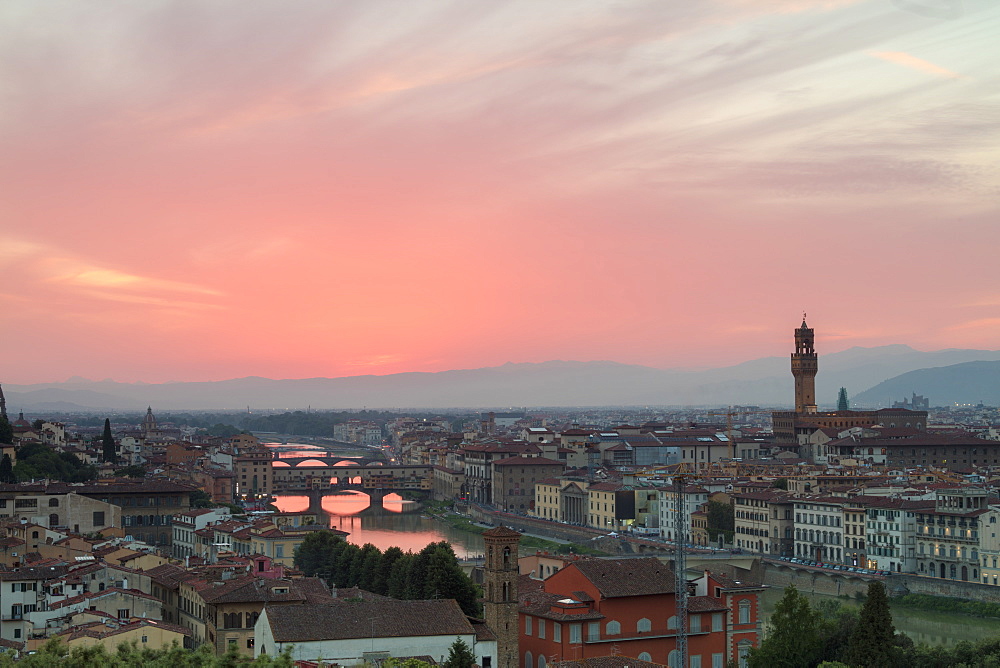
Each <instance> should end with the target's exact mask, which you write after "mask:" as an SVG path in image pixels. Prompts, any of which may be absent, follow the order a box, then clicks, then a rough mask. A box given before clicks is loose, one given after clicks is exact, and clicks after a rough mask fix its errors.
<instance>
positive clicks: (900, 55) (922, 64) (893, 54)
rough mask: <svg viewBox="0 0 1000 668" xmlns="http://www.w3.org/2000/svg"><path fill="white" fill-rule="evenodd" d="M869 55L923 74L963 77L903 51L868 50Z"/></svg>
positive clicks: (953, 77)
mask: <svg viewBox="0 0 1000 668" xmlns="http://www.w3.org/2000/svg"><path fill="white" fill-rule="evenodd" d="M869 55H871V56H874V57H876V58H881V59H882V60H887V61H889V62H890V63H895V64H897V65H902V66H903V67H909V68H910V69H913V70H917V71H918V72H923V73H924V74H930V75H931V76H935V77H944V78H946V79H964V78H965V76H964V75H962V74H959V73H958V72H952V71H951V70H949V69H947V68H945V67H941V66H940V65H935V64H934V63H931V62H928V61H926V60H924V59H923V58H917V57H916V56H914V55H911V54H909V53H906V52H905V51H870V52H869Z"/></svg>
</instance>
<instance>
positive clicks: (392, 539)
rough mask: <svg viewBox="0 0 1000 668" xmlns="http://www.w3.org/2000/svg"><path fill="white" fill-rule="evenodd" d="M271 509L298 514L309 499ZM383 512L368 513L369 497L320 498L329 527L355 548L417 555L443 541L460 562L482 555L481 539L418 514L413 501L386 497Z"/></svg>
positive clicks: (287, 500)
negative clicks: (395, 549) (345, 534)
mask: <svg viewBox="0 0 1000 668" xmlns="http://www.w3.org/2000/svg"><path fill="white" fill-rule="evenodd" d="M274 505H275V506H277V508H278V510H281V511H282V512H300V511H305V510H307V509H308V508H309V497H306V496H278V497H276V498H275V500H274ZM383 505H384V506H385V512H379V513H371V511H370V509H369V506H370V502H369V499H368V496H367V495H366V494H363V493H361V492H347V493H345V494H342V495H341V494H338V495H336V496H325V497H323V511H324V513H326V516H327V521H328V522H329V525H330V527H332V528H334V529H340V530H341V531H347V532H349V533H350V535H349V536H348V537H347V540H348V541H350V542H351V543H354V544H356V545H364V544H365V543H371V544H372V545H374V546H375V547H377V548H379V549H380V550H385V549H386V548H390V547H399V548H402V550H403V551H404V552H406V551H408V550H411V551H413V552H419V551H420V550H422V549H423V548H424V547H425V546H426V545H427V544H428V543H436V542H440V541H442V540H446V541H448V542H449V543H451V546H452V548H453V549H454V550H455V554H456V555H457V556H458V558H459V559H465V558H466V557H476V556H478V555H481V554H483V552H484V550H483V539H482V536H479V535H476V534H471V533H466V532H464V531H458V530H457V529H454V528H452V527H451V526H448V525H447V524H444V523H442V522H438V521H437V520H435V519H432V518H430V517H426V516H423V515H421V514H420V512H419V509H418V508H417V505H416V504H415V503H414V502H413V501H405V500H403V499H400V498H399V496H397V495H395V494H389V495H387V496H386V497H385V500H384V501H383Z"/></svg>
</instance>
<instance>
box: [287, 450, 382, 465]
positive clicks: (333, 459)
mask: <svg viewBox="0 0 1000 668" xmlns="http://www.w3.org/2000/svg"><path fill="white" fill-rule="evenodd" d="M277 454H278V455H279V456H276V457H275V458H274V461H273V462H272V464H275V463H277V462H282V463H285V464H288V465H289V466H298V465H299V464H301V463H302V462H313V461H315V462H322V463H323V465H324V466H328V467H335V466H336V465H337V464H339V463H340V462H352V463H353V464H354V465H356V466H371V465H373V464H374V465H376V466H378V465H381V463H382V462H383V460H382V459H381V458H379V457H344V456H338V455H330V454H329V453H326V454H324V455H315V456H312V457H281V456H280V453H277ZM337 468H340V467H337Z"/></svg>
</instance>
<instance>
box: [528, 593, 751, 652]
mask: <svg viewBox="0 0 1000 668" xmlns="http://www.w3.org/2000/svg"><path fill="white" fill-rule="evenodd" d="M750 608H751V604H750V602H749V601H740V604H739V617H738V618H739V623H740V624H749V623H750V618H751V616H750ZM702 617H703V615H698V614H691V615H689V616H688V631H689V632H690V633H701V632H702V631H703V629H702ZM724 621H725V617H724V614H723V613H721V612H715V613H712V615H711V630H712V632H713V633H718V632H720V631H722V630H724ZM677 626H678V621H677V617H676V616H673V617H670V618H669V619H668V620H667V630H671V631H672V630H676V629H677ZM652 630H653V622H652V621H651V620H650V619H648V618H646V617H643V618H642V619H640V620H639V621H637V622H636V625H635V632H636V633H649V632H651V631H652ZM704 630H705V631H708V628H707V627H706V628H705V629H704ZM550 632H551V636H552V640H553V641H554V642H562V624H560V623H559V622H552V621H551V620H546V619H544V618H541V617H538V618H535V617H531V616H528V615H526V616H525V617H524V634H525V635H527V636H531V635H534V636H535V637H537V638H541V639H546V638H547V635H548V634H549V633H550ZM582 633H583V624H582V623H573V624H570V625H569V641H570V643H578V642H581V641H582ZM621 634H622V625H621V622H618V621H616V620H611V621H609V622H606V623H605V625H604V635H605V636H620V635H621ZM600 639H601V623H600V622H588V623H587V640H588V641H593V640H600Z"/></svg>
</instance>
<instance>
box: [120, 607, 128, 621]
mask: <svg viewBox="0 0 1000 668" xmlns="http://www.w3.org/2000/svg"><path fill="white" fill-rule="evenodd" d="M130 616H131V615H129V611H128V608H120V609H119V610H118V619H128V618H129V617H130Z"/></svg>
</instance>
